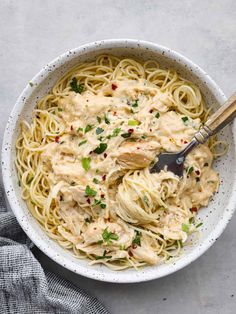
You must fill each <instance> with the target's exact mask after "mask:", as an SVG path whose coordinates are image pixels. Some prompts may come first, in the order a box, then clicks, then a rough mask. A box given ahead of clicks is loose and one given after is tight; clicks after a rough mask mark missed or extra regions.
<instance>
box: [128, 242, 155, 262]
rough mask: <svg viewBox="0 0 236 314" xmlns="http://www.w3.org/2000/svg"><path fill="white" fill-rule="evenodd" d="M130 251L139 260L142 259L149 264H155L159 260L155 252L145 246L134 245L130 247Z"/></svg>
mask: <svg viewBox="0 0 236 314" xmlns="http://www.w3.org/2000/svg"><path fill="white" fill-rule="evenodd" d="M130 252H131V253H132V254H133V256H134V257H135V258H136V259H138V260H139V261H144V262H146V263H148V264H150V265H155V264H157V263H158V261H159V258H158V256H157V254H156V253H155V252H153V251H152V250H151V249H149V248H147V247H142V246H136V247H135V248H131V249H130Z"/></svg>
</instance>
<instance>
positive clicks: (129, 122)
mask: <svg viewBox="0 0 236 314" xmlns="http://www.w3.org/2000/svg"><path fill="white" fill-rule="evenodd" d="M139 124H140V122H139V121H137V120H129V121H128V125H130V126H135V125H139Z"/></svg>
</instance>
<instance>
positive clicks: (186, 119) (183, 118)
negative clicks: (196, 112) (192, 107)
mask: <svg viewBox="0 0 236 314" xmlns="http://www.w3.org/2000/svg"><path fill="white" fill-rule="evenodd" d="M181 119H182V121H183V123H184V124H185V125H187V124H188V117H182V118H181Z"/></svg>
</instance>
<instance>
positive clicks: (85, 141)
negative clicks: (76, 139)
mask: <svg viewBox="0 0 236 314" xmlns="http://www.w3.org/2000/svg"><path fill="white" fill-rule="evenodd" d="M85 143H87V140H84V141H82V142H80V143H79V146H81V145H84V144H85Z"/></svg>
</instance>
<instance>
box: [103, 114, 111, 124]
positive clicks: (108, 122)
mask: <svg viewBox="0 0 236 314" xmlns="http://www.w3.org/2000/svg"><path fill="white" fill-rule="evenodd" d="M104 121H105V123H106V124H110V123H111V122H110V120H109V119H108V118H107V116H106V115H104Z"/></svg>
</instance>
